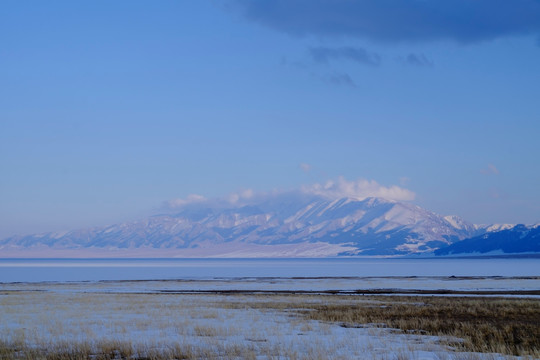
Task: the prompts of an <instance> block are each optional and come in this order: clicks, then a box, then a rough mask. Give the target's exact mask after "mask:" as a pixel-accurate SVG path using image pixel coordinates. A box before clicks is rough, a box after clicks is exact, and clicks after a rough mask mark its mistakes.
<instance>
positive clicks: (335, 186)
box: [164, 177, 415, 210]
mask: <svg viewBox="0 0 540 360" xmlns="http://www.w3.org/2000/svg"><path fill="white" fill-rule="evenodd" d="M295 194H296V195H300V194H302V195H316V196H322V197H324V198H327V199H338V198H342V197H350V198H353V199H357V200H363V199H365V198H368V197H381V198H385V199H387V200H396V201H409V200H414V198H415V193H414V192H412V191H410V190H407V189H405V188H403V187H400V186H397V185H392V186H383V185H380V184H379V183H377V182H376V181H374V180H366V179H358V180H356V181H348V180H347V179H345V178H344V177H338V178H337V179H335V180H329V181H327V182H325V183H323V184H318V183H317V184H311V185H303V186H301V187H300V188H297V189H292V190H290V189H289V190H273V191H270V192H256V191H254V190H252V189H246V190H242V191H239V192H234V193H230V194H228V195H226V196H223V197H217V198H212V199H208V198H206V197H204V196H202V195H197V194H192V195H189V196H188V197H187V198H185V199H174V200H171V201H167V202H166V203H165V204H164V208H165V209H168V210H178V209H179V208H182V207H184V206H187V205H192V204H204V205H205V206H211V207H218V208H226V207H241V206H245V205H250V204H256V203H258V202H262V201H265V200H269V199H273V198H275V197H277V196H289V195H290V196H294V195H295Z"/></svg>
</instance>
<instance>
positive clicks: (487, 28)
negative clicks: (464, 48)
mask: <svg viewBox="0 0 540 360" xmlns="http://www.w3.org/2000/svg"><path fill="white" fill-rule="evenodd" d="M231 3H232V4H234V7H235V8H236V9H238V10H239V11H240V12H241V13H242V14H243V15H244V16H245V17H246V18H248V19H250V20H252V21H255V22H258V23H260V24H263V25H265V26H268V27H270V28H273V29H276V30H279V31H283V32H286V33H289V34H294V35H298V36H306V35H315V36H321V35H322V36H348V37H357V38H363V39H370V40H373V41H379V42H387V43H392V42H393V43H395V42H433V41H441V40H453V41H457V42H459V43H475V42H480V41H489V40H493V39H497V38H501V37H507V36H515V35H539V34H540V1H538V0H231Z"/></svg>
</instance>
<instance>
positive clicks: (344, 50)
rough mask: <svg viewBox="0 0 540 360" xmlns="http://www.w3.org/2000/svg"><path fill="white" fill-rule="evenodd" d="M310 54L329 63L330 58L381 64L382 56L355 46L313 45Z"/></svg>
mask: <svg viewBox="0 0 540 360" xmlns="http://www.w3.org/2000/svg"><path fill="white" fill-rule="evenodd" d="M309 54H310V55H311V57H312V58H313V60H315V61H316V62H318V63H322V64H328V62H329V60H341V59H345V60H351V61H354V62H356V63H358V64H362V65H369V66H379V65H380V64H381V57H380V55H379V54H376V53H370V52H368V51H367V50H366V49H364V48H354V47H347V46H344V47H338V48H330V47H312V48H310V49H309Z"/></svg>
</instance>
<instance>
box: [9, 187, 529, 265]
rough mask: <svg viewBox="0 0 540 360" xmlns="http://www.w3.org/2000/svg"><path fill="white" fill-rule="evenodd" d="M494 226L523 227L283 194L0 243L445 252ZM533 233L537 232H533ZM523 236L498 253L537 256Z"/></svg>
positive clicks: (74, 248)
mask: <svg viewBox="0 0 540 360" xmlns="http://www.w3.org/2000/svg"><path fill="white" fill-rule="evenodd" d="M508 227H510V228H511V229H507V228H508ZM499 229H503V230H502V231H500V232H494V233H493V234H488V235H489V236H491V235H493V236H494V237H495V238H497V236H503V237H504V236H506V234H513V232H505V231H517V230H518V229H522V228H521V227H518V228H516V227H512V226H509V225H484V226H477V225H473V224H471V223H469V222H467V221H465V220H463V219H461V218H459V217H457V216H446V217H443V216H441V215H438V214H435V213H433V212H431V211H428V210H425V209H423V208H421V207H419V206H416V205H413V204H410V203H407V202H398V201H392V200H385V199H382V198H375V197H370V198H365V199H354V198H349V197H342V198H338V199H328V198H325V197H323V196H318V195H312V194H310V195H308V194H297V193H294V194H293V193H283V194H278V195H274V196H271V197H267V198H263V199H261V200H259V201H253V202H251V203H250V204H244V205H241V206H240V205H237V206H233V205H230V204H229V205H227V206H224V205H223V204H221V205H219V206H218V205H211V204H210V203H207V202H202V203H194V204H186V205H185V206H181V207H180V208H178V209H177V210H176V211H175V212H174V213H170V214H162V215H156V216H152V217H149V218H145V219H141V220H138V221H133V222H126V223H120V224H116V225H111V226H105V227H96V228H89V229H80V230H74V231H68V232H56V233H44V234H34V235H27V236H13V237H10V238H7V239H4V240H0V257H238V258H242V257H326V256H408V255H413V254H433V253H434V254H436V255H446V254H455V253H458V252H459V251H462V250H463V249H465V248H467V246H468V249H469V250H470V249H472V248H473V247H474V246H480V245H479V244H481V243H482V242H483V241H492V240H491V239H492V238H491V237H489V236H488V237H487V238H486V237H482V236H485V234H486V233H487V232H488V231H496V230H499ZM504 229H506V230H504ZM534 229H535V230H534V231H536V232H537V231H538V227H536V228H534ZM524 231H525V230H523V231H522V232H521V233H520V234H522V233H523V232H524ZM536 232H535V233H536ZM497 234H500V235H497ZM478 236H480V237H478ZM527 236H528V237H526V238H524V239H521V240H520V242H519V244H521V245H519V246H517V245H516V246H517V247H511V246H510V245H509V246H506V245H505V246H504V247H502V248H501V249H503V251H506V250H508V251H510V250H512V251H513V250H516V249H517V250H520V251H521V250H522V249H525V248H526V249H531V250H530V251H539V250H538V247H537V244H538V238H537V237H534V236H533V234H532V232H531V234H530V235H527ZM469 238H472V239H470V240H466V241H462V240H465V239H469ZM501 241H502V240H501ZM508 241H510V240H508ZM535 241H536V242H535ZM528 242H533V244H532V245H527V244H528ZM460 244H461V245H460ZM468 244H470V245H468ZM535 244H536V245H535ZM501 246H502V245H501ZM527 246H529V247H527ZM488 248H489V249H491V247H488ZM482 249H484V247H482ZM486 249H487V248H486ZM493 249H495V248H493ZM534 249H537V250H534ZM463 251H464V250H463ZM487 251H491V250H487Z"/></svg>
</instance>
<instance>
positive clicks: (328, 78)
mask: <svg viewBox="0 0 540 360" xmlns="http://www.w3.org/2000/svg"><path fill="white" fill-rule="evenodd" d="M320 78H321V80H322V81H323V82H325V83H327V84H331V85H338V86H340V85H343V86H348V87H353V88H354V87H356V84H355V82H354V81H353V79H351V77H350V76H349V74H344V73H343V74H342V73H336V72H334V73H331V74H326V75H322V76H320Z"/></svg>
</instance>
